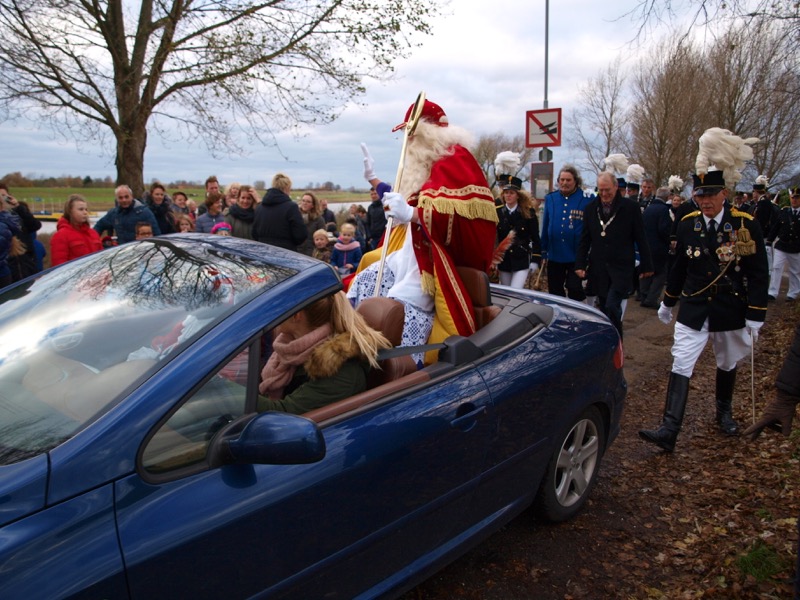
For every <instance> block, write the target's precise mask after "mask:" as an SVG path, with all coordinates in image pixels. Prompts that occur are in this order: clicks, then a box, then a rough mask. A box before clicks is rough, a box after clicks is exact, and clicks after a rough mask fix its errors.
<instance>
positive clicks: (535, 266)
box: [528, 262, 539, 273]
mask: <svg viewBox="0 0 800 600" xmlns="http://www.w3.org/2000/svg"><path fill="white" fill-rule="evenodd" d="M528 268H529V269H530V270H531V273H536V271H538V270H539V265H537V264H536V263H534V262H532V263H531V266H530V267H528Z"/></svg>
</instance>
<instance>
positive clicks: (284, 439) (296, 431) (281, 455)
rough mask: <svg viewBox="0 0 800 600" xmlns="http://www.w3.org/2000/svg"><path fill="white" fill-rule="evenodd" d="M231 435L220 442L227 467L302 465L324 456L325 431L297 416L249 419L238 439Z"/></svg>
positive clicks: (268, 414) (270, 415) (263, 415)
mask: <svg viewBox="0 0 800 600" xmlns="http://www.w3.org/2000/svg"><path fill="white" fill-rule="evenodd" d="M221 433H222V432H221ZM231 433H233V432H232V431H230V430H229V432H228V435H225V436H224V437H223V439H222V440H221V443H220V451H221V452H222V454H223V459H222V462H224V463H225V464H238V465H242V464H247V465H249V464H259V465H300V464H307V463H314V462H318V461H320V460H322V459H323V458H324V457H325V438H324V437H323V436H322V431H320V429H319V427H318V426H317V424H316V423H314V422H313V421H311V420H309V419H306V418H304V417H300V416H297V415H290V414H288V413H282V412H272V411H268V412H264V413H261V414H259V415H256V416H255V417H253V418H252V419H250V420H249V421H248V422H247V423H246V424H245V425H244V427H243V428H242V429H241V433H240V434H239V435H238V436H236V437H233V436H231V435H230V434H231Z"/></svg>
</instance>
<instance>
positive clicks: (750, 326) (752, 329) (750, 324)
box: [744, 319, 764, 345]
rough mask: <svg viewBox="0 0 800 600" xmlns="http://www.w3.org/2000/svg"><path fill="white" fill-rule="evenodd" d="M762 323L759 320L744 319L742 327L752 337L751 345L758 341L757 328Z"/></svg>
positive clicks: (759, 327)
mask: <svg viewBox="0 0 800 600" xmlns="http://www.w3.org/2000/svg"><path fill="white" fill-rule="evenodd" d="M763 324H764V323H762V322H761V321H751V320H750V319H745V322H744V328H745V330H746V331H747V333H749V334H750V335H751V336H752V338H753V345H755V343H756V342H757V341H758V330H759V329H761V326H762V325H763Z"/></svg>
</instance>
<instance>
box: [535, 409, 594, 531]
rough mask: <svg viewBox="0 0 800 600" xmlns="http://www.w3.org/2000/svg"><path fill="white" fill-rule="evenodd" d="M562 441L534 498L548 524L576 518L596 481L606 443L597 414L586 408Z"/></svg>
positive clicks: (537, 508) (539, 512) (540, 513)
mask: <svg viewBox="0 0 800 600" xmlns="http://www.w3.org/2000/svg"><path fill="white" fill-rule="evenodd" d="M561 440H562V441H561V443H560V444H559V445H558V447H557V448H556V450H555V452H554V453H553V455H552V457H551V458H550V463H549V464H548V465H547V472H546V473H545V476H544V479H543V480H542V483H541V486H540V488H539V492H538V495H537V498H536V512H537V513H538V514H539V515H540V516H542V517H544V518H545V519H547V520H549V521H565V520H567V519H569V518H571V517H573V516H574V515H576V514H577V513H578V512H579V511H580V509H581V508H582V507H583V505H584V503H585V502H586V499H587V498H588V497H589V494H590V493H591V491H592V488H593V487H594V484H595V482H596V481H597V473H598V471H599V470H600V459H601V458H602V457H603V452H604V451H605V443H606V440H605V430H604V428H603V419H602V418H601V416H600V412H599V411H598V410H597V409H596V408H595V407H593V406H590V407H589V408H587V409H586V410H585V411H584V412H583V413H582V414H581V416H580V417H578V419H577V420H576V421H575V423H574V424H573V425H572V427H570V428H569V429H568V430H567V433H566V434H565V435H564V436H562V437H561Z"/></svg>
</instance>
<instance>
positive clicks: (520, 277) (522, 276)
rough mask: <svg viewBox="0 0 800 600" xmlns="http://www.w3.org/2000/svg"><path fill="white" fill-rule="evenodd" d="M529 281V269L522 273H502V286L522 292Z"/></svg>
mask: <svg viewBox="0 0 800 600" xmlns="http://www.w3.org/2000/svg"><path fill="white" fill-rule="evenodd" d="M527 279H528V269H523V270H522V271H500V284H501V285H507V286H509V287H512V288H516V289H518V290H521V289H523V288H524V287H525V281H526V280H527Z"/></svg>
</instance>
